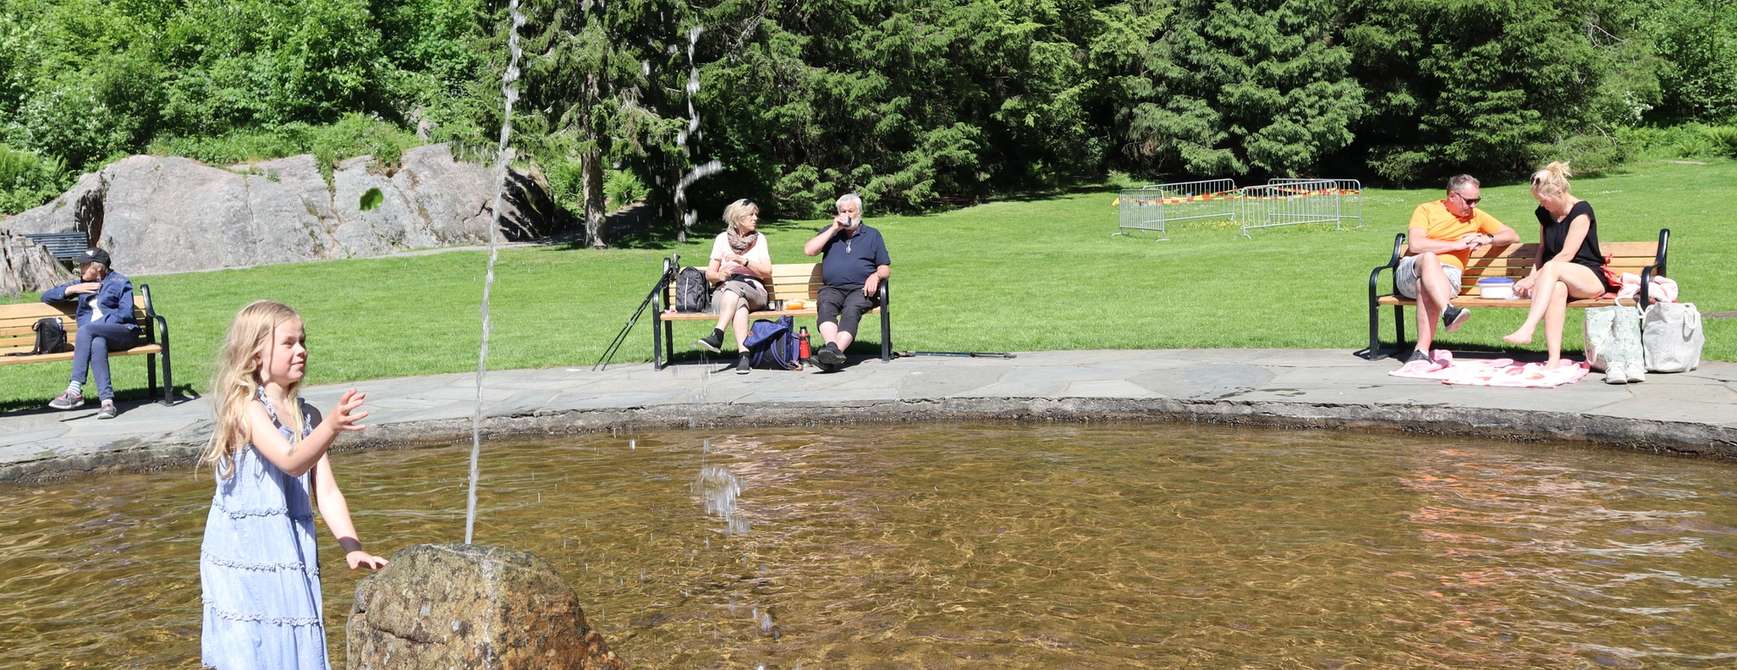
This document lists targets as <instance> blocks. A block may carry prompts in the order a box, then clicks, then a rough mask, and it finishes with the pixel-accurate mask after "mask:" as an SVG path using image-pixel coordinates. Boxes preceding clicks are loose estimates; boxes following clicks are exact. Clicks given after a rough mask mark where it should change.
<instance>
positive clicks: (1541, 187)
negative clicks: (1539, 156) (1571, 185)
mask: <svg viewBox="0 0 1737 670" xmlns="http://www.w3.org/2000/svg"><path fill="white" fill-rule="evenodd" d="M1572 176H1574V173H1573V172H1570V171H1569V170H1568V163H1567V161H1551V162H1550V164H1549V165H1546V166H1544V168H1543V169H1541V170H1539V171H1537V172H1534V173H1532V192H1533V193H1537V194H1538V195H1542V196H1546V197H1554V196H1564V195H1568V178H1569V177H1572Z"/></svg>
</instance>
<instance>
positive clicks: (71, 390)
mask: <svg viewBox="0 0 1737 670" xmlns="http://www.w3.org/2000/svg"><path fill="white" fill-rule="evenodd" d="M66 392H67V393H68V394H70V395H75V396H82V395H84V382H67V383H66Z"/></svg>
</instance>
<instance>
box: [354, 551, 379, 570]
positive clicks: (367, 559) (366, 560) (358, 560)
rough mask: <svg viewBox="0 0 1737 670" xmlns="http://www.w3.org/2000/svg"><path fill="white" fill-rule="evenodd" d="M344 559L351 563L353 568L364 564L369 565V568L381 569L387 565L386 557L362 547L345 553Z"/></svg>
mask: <svg viewBox="0 0 1737 670" xmlns="http://www.w3.org/2000/svg"><path fill="white" fill-rule="evenodd" d="M344 560H345V561H346V562H348V563H349V564H350V569H351V570H355V569H356V568H360V567H363V566H367V568H368V569H369V570H379V569H380V568H384V567H386V559H384V558H380V557H379V556H375V555H373V554H370V553H368V552H366V551H362V550H361V549H357V550H355V551H352V552H350V553H348V554H344Z"/></svg>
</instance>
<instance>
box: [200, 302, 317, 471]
mask: <svg viewBox="0 0 1737 670" xmlns="http://www.w3.org/2000/svg"><path fill="white" fill-rule="evenodd" d="M300 318H301V315H299V314H296V311H295V310H294V309H292V308H290V306H289V305H285V304H283V303H281V302H273V301H270V300H259V301H255V302H254V303H253V304H250V305H248V306H246V307H243V308H241V311H240V312H238V313H236V315H235V321H233V322H231V323H230V324H229V335H228V337H226V338H224V341H223V348H222V349H221V350H219V351H218V353H217V369H216V372H214V373H212V375H211V387H210V388H211V395H212V399H211V406H212V409H213V411H214V413H215V414H216V420H215V421H214V422H213V425H212V428H211V442H210V444H209V445H208V446H207V447H206V449H205V454H204V455H203V456H201V457H200V458H199V462H200V463H205V464H209V465H211V466H212V467H213V468H216V470H217V474H218V476H219V477H222V478H223V479H229V478H230V476H232V475H234V474H235V452H236V451H238V450H240V449H241V448H242V446H243V445H244V444H245V443H246V441H247V403H250V402H253V398H254V395H255V394H257V393H258V392H259V387H260V357H259V353H260V352H261V351H264V350H266V349H267V347H268V346H269V345H270V344H271V341H272V333H274V332H276V331H277V327H278V326H279V325H281V324H283V323H287V322H289V321H291V320H296V319H300ZM300 387H301V382H300V381H299V380H298V381H296V382H295V383H293V384H290V385H289V387H288V388H286V389H284V391H285V392H286V393H285V395H286V396H288V397H289V398H292V399H293V398H295V397H296V391H297V389H299V388H300ZM286 409H287V411H285V410H286ZM278 411H279V414H278V417H279V419H280V420H283V421H284V422H285V424H286V425H288V426H289V427H290V428H291V434H292V436H293V437H292V439H293V440H294V441H295V443H296V446H300V445H301V435H302V431H301V426H302V408H301V403H295V406H294V407H289V408H279V409H278Z"/></svg>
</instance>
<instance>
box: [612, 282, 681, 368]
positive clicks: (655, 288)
mask: <svg viewBox="0 0 1737 670" xmlns="http://www.w3.org/2000/svg"><path fill="white" fill-rule="evenodd" d="M681 260H682V257H681V254H671V255H670V257H669V258H666V259H664V261H663V274H660V275H658V277H657V281H656V282H653V283H652V285H651V292H650V293H647V294H645V299H644V300H641V301H640V302H639V308H638V309H635V310H633V316H630V317H627V325H625V326H622V327H621V332H619V333H616V334H615V339H614V340H613V341H611V342H610V343H609V347H608V348H606V349H604V350H603V358H602V359H600V360H598V361H597V364H596V365H593V366H591V371H592V372H597V371H598V370H602V369H604V368H606V367H608V366H609V359H611V358H614V357H615V352H616V351H618V350H620V349H621V343H623V342H626V341H627V334H628V332H630V331H632V330H633V326H634V324H637V323H639V316H640V315H641V314H644V313H645V308H646V307H649V306H651V303H652V301H654V300H656V299H657V294H659V293H662V292H663V289H664V287H665V286H668V285H669V280H670V277H671V276H673V275H674V274H675V271H676V268H679V267H681Z"/></svg>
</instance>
